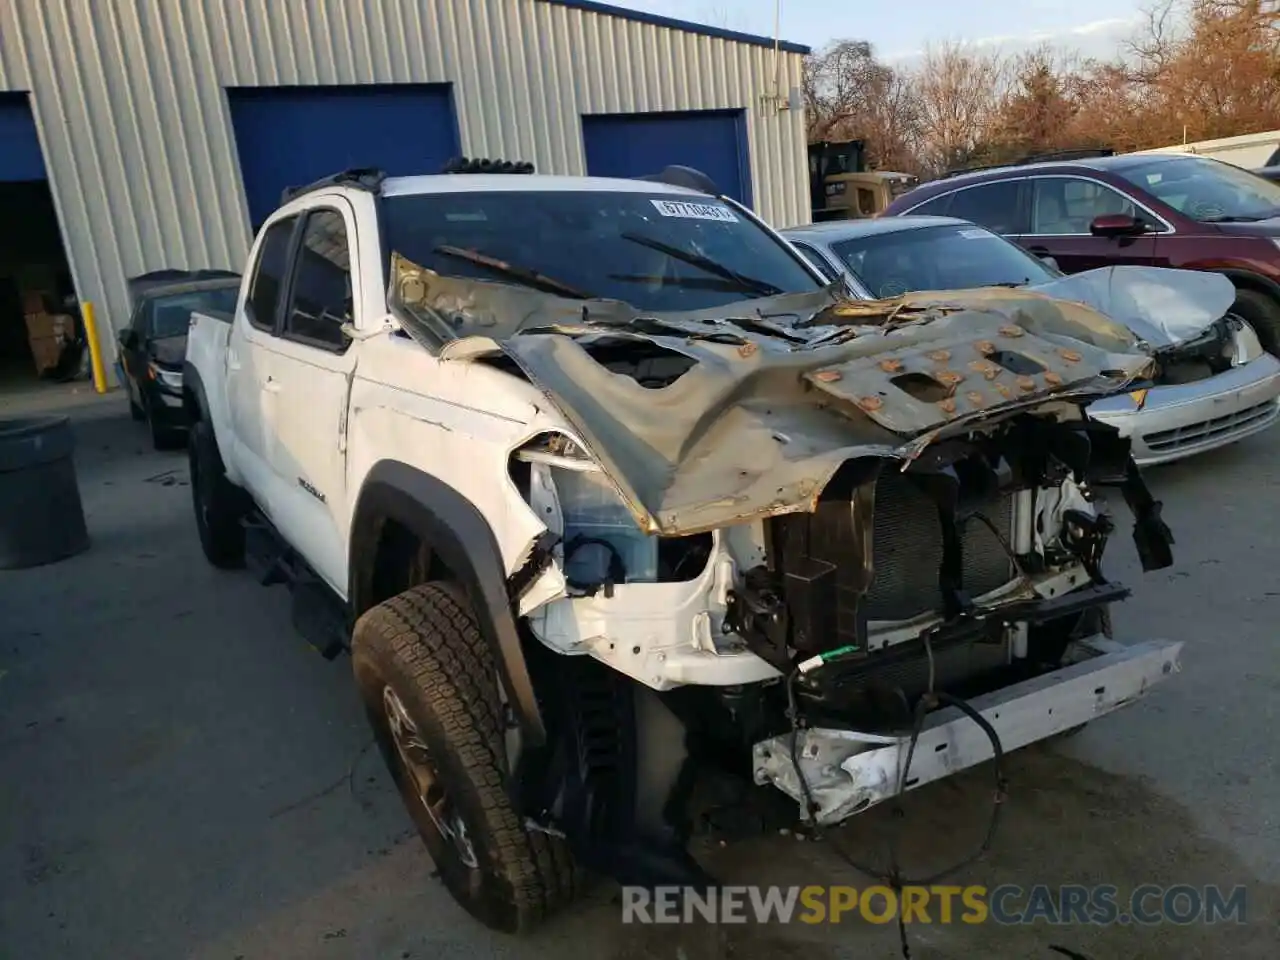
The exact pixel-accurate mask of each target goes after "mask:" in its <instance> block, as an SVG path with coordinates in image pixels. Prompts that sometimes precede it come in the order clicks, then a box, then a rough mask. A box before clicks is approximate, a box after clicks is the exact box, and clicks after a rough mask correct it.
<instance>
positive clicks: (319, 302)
mask: <svg viewBox="0 0 1280 960" xmlns="http://www.w3.org/2000/svg"><path fill="white" fill-rule="evenodd" d="M317 202H318V203H321V204H323V205H322V206H317V207H315V208H313V209H311V210H309V211H307V213H306V214H305V215H304V218H305V219H304V220H303V222H302V224H301V227H300V229H299V231H298V244H297V249H296V252H295V254H294V257H293V262H292V268H291V272H290V276H289V282H288V284H287V288H286V294H285V300H284V306H283V310H282V314H281V322H280V328H279V335H278V336H277V337H274V338H273V339H272V343H271V347H270V349H271V352H272V356H271V377H272V382H273V384H274V385H275V392H274V401H275V404H276V407H275V409H276V420H275V432H274V438H273V440H272V442H271V443H270V445H269V447H268V458H269V459H270V462H271V468H272V471H273V473H274V474H275V477H276V481H277V483H278V489H279V491H280V495H279V501H278V503H277V516H276V517H275V523H276V525H277V527H278V528H279V529H280V532H281V533H282V534H283V535H284V537H285V539H286V540H288V541H289V543H291V544H292V545H293V546H294V548H295V549H297V550H299V551H301V552H302V554H303V555H304V556H305V557H306V558H307V560H308V561H309V562H310V564H311V566H312V568H313V569H314V570H315V572H316V573H317V574H318V575H319V576H320V577H321V578H322V579H323V580H325V581H326V582H327V583H328V584H329V586H330V587H332V588H333V589H334V590H336V591H337V592H338V594H339V595H340V596H346V592H347V575H346V571H347V554H346V548H345V545H344V544H345V538H344V537H343V536H342V535H341V526H340V523H341V518H345V517H346V516H347V515H348V513H347V510H346V500H347V496H348V490H347V482H346V462H347V457H346V444H345V436H346V416H347V403H348V399H349V396H350V385H351V377H352V376H353V374H354V371H355V363H356V350H355V349H354V345H353V343H352V341H351V339H350V338H349V337H348V336H347V335H346V333H344V332H343V329H342V328H343V325H344V324H347V323H352V324H354V323H356V321H357V319H358V318H357V317H356V316H355V304H356V303H358V302H359V290H357V289H356V287H355V285H354V283H355V281H354V279H353V277H354V273H355V272H354V271H353V270H352V269H351V266H350V264H351V262H352V260H353V259H355V257H354V249H353V246H352V244H353V242H354V237H355V230H354V222H355V221H354V212H353V211H352V209H351V207H350V205H349V204H348V203H347V202H346V201H345V200H343V199H341V198H337V197H334V198H332V199H318V200H317Z"/></svg>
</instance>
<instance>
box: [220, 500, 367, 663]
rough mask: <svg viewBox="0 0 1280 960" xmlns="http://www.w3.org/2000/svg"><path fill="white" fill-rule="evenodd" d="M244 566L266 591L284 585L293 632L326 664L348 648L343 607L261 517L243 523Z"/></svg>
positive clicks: (345, 615)
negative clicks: (289, 602)
mask: <svg viewBox="0 0 1280 960" xmlns="http://www.w3.org/2000/svg"><path fill="white" fill-rule="evenodd" d="M243 524H244V540H245V566H246V567H247V568H248V570H249V572H250V573H251V574H252V575H253V576H254V577H255V578H257V580H258V582H259V583H261V584H262V585H263V586H265V587H269V586H273V585H275V584H281V583H283V584H285V585H286V586H287V587H288V588H289V593H290V595H291V600H292V610H291V615H290V618H291V620H292V623H293V628H294V629H295V630H297V631H298V633H299V634H300V635H301V636H302V638H303V639H304V640H306V641H307V643H309V644H310V645H311V646H312V647H314V648H315V650H316V652H318V653H319V654H320V655H321V656H322V657H324V658H325V659H326V660H332V659H334V658H335V657H336V656H338V654H340V653H342V651H343V650H346V649H348V648H349V647H350V646H351V641H350V637H351V632H350V630H349V629H348V624H347V611H346V606H345V605H344V604H343V603H342V601H341V600H340V599H339V598H338V597H337V596H336V595H335V594H334V592H333V591H332V590H330V589H329V586H328V584H326V583H325V582H324V581H323V580H321V579H320V578H319V577H317V576H316V575H315V573H313V572H312V570H311V568H310V567H308V566H307V564H306V562H305V561H304V560H303V559H302V558H301V557H300V556H299V555H298V553H297V552H296V551H295V550H293V549H292V548H291V547H290V546H289V545H288V544H286V543H285V542H284V541H283V540H282V539H281V538H280V535H279V534H277V533H276V531H275V528H274V527H272V526H271V524H270V522H268V521H267V520H266V518H265V517H262V516H252V517H248V518H246V519H245V520H244V521H243Z"/></svg>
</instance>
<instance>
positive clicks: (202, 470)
mask: <svg viewBox="0 0 1280 960" xmlns="http://www.w3.org/2000/svg"><path fill="white" fill-rule="evenodd" d="M187 462H188V464H189V467H190V471H191V501H192V506H193V507H194V508H195V514H196V530H197V532H198V533H199V534H200V548H201V549H202V550H203V551H204V556H205V559H206V560H208V561H209V562H210V563H211V564H213V565H214V566H215V567H219V568H221V569H223V570H232V569H236V568H238V567H242V566H244V527H243V526H242V525H241V523H240V520H241V518H242V517H243V515H244V510H243V496H242V495H241V493H240V491H239V490H238V489H237V488H236V487H235V486H234V485H233V484H232V483H231V481H230V480H228V479H227V475H226V470H225V468H224V467H223V465H222V455H221V454H219V453H218V445H217V442H216V441H215V440H214V438H213V431H211V430H210V429H209V424H208V423H207V422H206V421H204V420H196V421H195V422H194V423H192V424H191V429H190V431H188V436H187Z"/></svg>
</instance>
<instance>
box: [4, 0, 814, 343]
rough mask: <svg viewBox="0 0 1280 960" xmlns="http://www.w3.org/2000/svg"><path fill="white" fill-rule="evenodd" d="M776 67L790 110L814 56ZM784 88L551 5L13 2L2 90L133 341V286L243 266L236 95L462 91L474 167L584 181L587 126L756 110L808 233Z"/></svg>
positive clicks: (755, 180)
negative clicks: (636, 115)
mask: <svg viewBox="0 0 1280 960" xmlns="http://www.w3.org/2000/svg"><path fill="white" fill-rule="evenodd" d="M778 62H779V67H780V73H781V82H780V83H779V84H778V86H779V88H780V90H781V92H782V95H783V96H784V97H785V96H786V93H787V91H788V90H790V89H791V88H793V87H797V86H799V84H800V71H801V56H800V55H798V54H795V53H789V52H786V51H782V52H781V53H780V54H778ZM774 77H775V53H774V51H773V50H772V49H769V48H766V47H762V46H758V45H751V44H745V43H741V42H737V41H733V40H727V39H719V38H715V37H709V36H703V35H698V34H693V33H687V32H684V31H680V30H675V29H671V28H667V27H661V26H656V25H652V24H647V23H640V22H636V21H632V20H626V19H620V18H616V17H611V16H608V15H604V14H599V13H593V12H587V11H583V10H578V9H574V8H570V7H565V6H561V5H558V4H553V3H543V2H538V0H290V2H288V3H284V2H279V0H8V2H0V90H26V91H29V92H30V94H31V102H32V110H33V113H34V115H35V122H36V127H37V130H38V131H39V135H40V140H41V146H42V148H43V150H44V156H45V165H46V168H47V169H48V173H49V179H50V181H51V187H52V190H53V194H54V201H55V203H56V205H57V209H58V212H59V216H60V218H61V221H62V229H63V235H64V237H65V238H66V242H67V247H68V256H69V259H70V260H71V268H72V272H73V273H74V275H75V277H76V283H77V287H78V292H79V294H80V296H81V297H82V298H83V299H87V300H92V301H95V302H96V303H98V304H99V305H100V307H99V315H100V316H103V317H104V318H106V319H108V320H110V321H111V323H112V324H116V325H118V324H119V322H120V321H121V320H122V319H123V318H124V316H125V311H126V305H127V294H126V291H125V283H124V281H125V278H126V277H128V276H133V275H136V274H138V273H142V272H144V271H147V270H154V269H157V268H160V267H180V268H193V269H194V268H198V267H222V268H230V269H236V270H239V269H242V260H243V258H244V256H245V254H246V253H247V251H248V248H249V244H250V240H251V238H250V236H249V220H248V211H247V207H246V203H245V199H244V191H243V184H242V181H241V178H240V169H239V163H238V160H237V157H236V150H235V141H234V136H233V132H232V127H231V120H230V115H229V112H228V108H227V100H226V95H225V93H224V88H225V87H228V86H279V85H291V84H357V83H398V82H403V83H410V82H412V83H430V82H452V83H453V84H454V100H455V104H456V108H457V112H458V122H459V127H460V134H461V144H462V150H463V152H464V153H465V154H467V155H470V156H489V157H505V158H519V159H527V160H532V161H533V162H534V163H535V164H536V165H537V167H538V169H539V171H542V172H547V173H562V174H581V173H584V172H585V160H584V156H583V145H582V132H581V123H580V121H579V117H580V115H582V114H591V113H630V112H639V111H651V110H693V109H725V108H745V109H746V111H747V116H748V125H747V126H748V134H749V144H750V152H751V156H750V160H751V170H752V192H753V195H754V197H755V204H756V208H757V210H758V211H759V212H760V213H761V215H762V216H763V217H764V218H765V219H766V220H769V221H770V222H773V223H776V224H778V225H791V224H797V223H805V222H808V220H809V209H808V208H809V203H808V173H807V161H806V159H805V147H804V142H805V132H804V117H803V114H802V112H801V111H798V110H796V111H783V112H776V111H774V110H773V109H772V108H765V107H763V106H762V103H761V97H762V96H764V95H766V94H770V93H773V91H774ZM104 306H105V309H103V307H104ZM105 332H106V331H104V334H105ZM108 349H110V347H108Z"/></svg>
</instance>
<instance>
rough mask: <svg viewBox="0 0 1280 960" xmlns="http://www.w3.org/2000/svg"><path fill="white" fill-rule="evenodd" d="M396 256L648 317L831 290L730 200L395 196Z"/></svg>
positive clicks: (627, 195) (602, 194)
mask: <svg viewBox="0 0 1280 960" xmlns="http://www.w3.org/2000/svg"><path fill="white" fill-rule="evenodd" d="M383 223H384V229H385V232H386V243H387V246H388V249H390V250H392V251H394V252H396V253H398V254H400V255H401V256H402V257H405V258H407V259H408V260H411V261H413V262H414V263H416V264H419V265H420V266H423V267H427V268H429V269H431V270H434V271H435V272H437V273H439V274H442V275H445V276H453V277H474V278H477V279H483V280H490V281H499V282H504V283H513V284H519V285H522V286H530V287H535V288H537V289H542V290H548V291H551V292H557V293H563V294H564V295H566V296H572V295H573V294H574V293H577V294H580V295H582V296H588V297H601V298H606V299H611V300H621V301H624V302H626V303H630V304H631V305H632V306H634V307H637V308H639V309H641V310H652V311H654V312H655V313H660V312H671V313H674V312H680V311H685V310H702V309H707V308H711V307H718V306H722V305H724V304H729V303H735V302H738V301H742V300H748V299H754V298H757V297H763V296H771V295H774V294H778V293H797V292H803V291H810V290H816V289H818V287H819V286H820V283H819V281H818V280H817V279H816V278H815V277H814V276H813V275H812V274H811V273H809V271H808V270H807V269H806V268H805V267H804V266H803V265H802V264H801V263H800V261H799V260H797V259H796V256H795V255H794V254H793V253H791V252H790V251H789V250H788V249H787V248H786V247H784V246H783V245H782V244H780V243H778V241H776V240H775V239H774V238H773V237H772V236H770V235H769V234H768V233H766V232H765V231H764V230H761V229H760V228H759V227H758V226H757V225H756V224H755V223H753V222H752V221H750V220H748V219H746V218H745V217H743V216H741V215H740V214H739V213H738V212H737V211H735V210H733V209H732V208H730V207H729V206H728V205H726V204H724V203H723V202H721V201H718V200H714V199H712V198H709V197H708V198H702V197H690V198H685V197H682V196H680V195H673V194H670V193H666V194H663V193H653V194H650V193H647V192H630V191H563V190H546V191H536V190H534V191H528V192H525V191H493V192H490V193H484V192H477V193H462V192H457V193H452V192H451V193H437V194H400V195H396V194H392V195H390V196H387V197H385V198H384V207H383Z"/></svg>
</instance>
